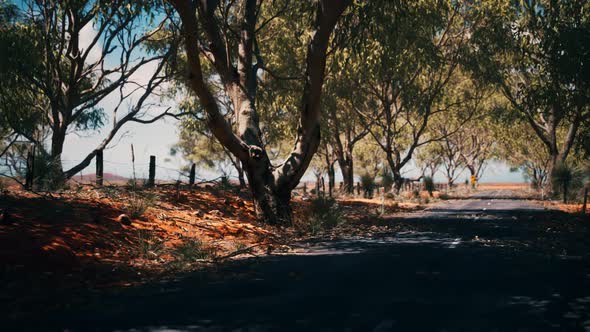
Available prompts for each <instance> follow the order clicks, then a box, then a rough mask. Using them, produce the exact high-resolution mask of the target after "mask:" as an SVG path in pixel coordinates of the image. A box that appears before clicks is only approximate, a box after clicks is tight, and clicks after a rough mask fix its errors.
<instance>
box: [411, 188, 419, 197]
mask: <svg viewBox="0 0 590 332" xmlns="http://www.w3.org/2000/svg"><path fill="white" fill-rule="evenodd" d="M412 198H420V190H418V189H414V190H413V191H412Z"/></svg>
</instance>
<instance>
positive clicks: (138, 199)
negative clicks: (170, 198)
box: [127, 193, 156, 218]
mask: <svg viewBox="0 0 590 332" xmlns="http://www.w3.org/2000/svg"><path fill="white" fill-rule="evenodd" d="M155 201H156V196H155V195H139V194H136V193H133V194H132V195H131V197H130V199H129V204H128V205H127V214H128V215H129V217H131V218H141V217H142V216H143V215H144V214H145V212H146V211H147V210H148V209H149V208H150V207H151V206H152V205H154V203H155Z"/></svg>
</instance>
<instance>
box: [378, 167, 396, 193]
mask: <svg viewBox="0 0 590 332" xmlns="http://www.w3.org/2000/svg"><path fill="white" fill-rule="evenodd" d="M381 185H382V186H383V188H385V191H390V190H391V187H392V186H393V172H392V171H391V170H390V169H389V168H385V169H384V170H383V172H382V173H381Z"/></svg>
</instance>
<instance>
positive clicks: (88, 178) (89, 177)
mask: <svg viewBox="0 0 590 332" xmlns="http://www.w3.org/2000/svg"><path fill="white" fill-rule="evenodd" d="M102 178H103V180H104V181H107V182H120V181H123V182H125V181H127V180H129V179H128V178H126V177H123V176H120V175H117V174H113V173H104V174H103V176H102ZM74 180H76V181H81V182H93V181H96V174H84V175H80V174H78V175H76V176H75V177H74Z"/></svg>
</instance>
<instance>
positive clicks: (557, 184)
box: [551, 163, 574, 203]
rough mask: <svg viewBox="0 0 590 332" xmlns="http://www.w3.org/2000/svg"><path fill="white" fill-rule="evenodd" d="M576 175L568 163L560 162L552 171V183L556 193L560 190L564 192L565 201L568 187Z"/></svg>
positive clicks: (565, 200)
mask: <svg viewBox="0 0 590 332" xmlns="http://www.w3.org/2000/svg"><path fill="white" fill-rule="evenodd" d="M573 177H574V172H573V169H572V168H571V167H570V166H569V165H568V164H566V163H558V164H557V165H555V167H554V168H553V171H552V172H551V184H552V186H553V191H554V193H558V192H559V191H560V190H561V192H562V194H563V202H564V203H566V202H567V194H568V192H567V191H568V188H569V186H570V183H571V182H572V179H573Z"/></svg>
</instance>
